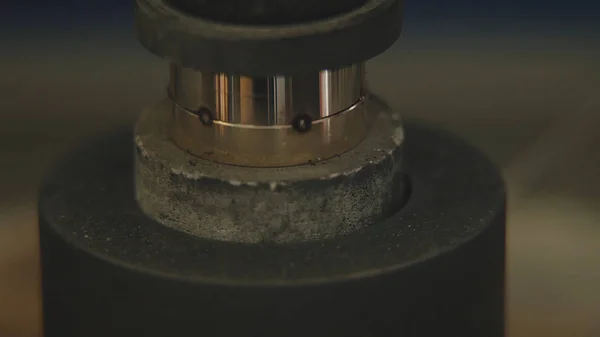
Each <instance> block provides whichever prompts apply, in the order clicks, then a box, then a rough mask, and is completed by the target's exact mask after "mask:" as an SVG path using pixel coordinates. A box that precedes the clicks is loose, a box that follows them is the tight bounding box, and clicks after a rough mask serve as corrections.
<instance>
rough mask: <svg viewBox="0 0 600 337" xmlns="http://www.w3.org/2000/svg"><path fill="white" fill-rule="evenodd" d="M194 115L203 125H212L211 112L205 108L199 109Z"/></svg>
mask: <svg viewBox="0 0 600 337" xmlns="http://www.w3.org/2000/svg"><path fill="white" fill-rule="evenodd" d="M196 115H198V119H200V122H201V123H202V124H204V125H212V123H213V120H214V117H213V114H212V112H211V111H210V110H209V109H207V108H200V109H198V111H196Z"/></svg>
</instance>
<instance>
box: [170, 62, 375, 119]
mask: <svg viewBox="0 0 600 337" xmlns="http://www.w3.org/2000/svg"><path fill="white" fill-rule="evenodd" d="M363 92H364V67H363V64H355V65H352V66H350V67H345V68H341V69H335V70H323V71H315V72H312V73H306V74H296V75H291V76H268V77H249V76H238V75H228V74H223V73H203V72H199V71H194V70H193V69H189V68H182V67H180V66H177V65H176V64H172V65H171V79H170V82H169V94H170V96H171V98H172V99H173V100H174V101H175V102H176V103H177V104H178V105H180V106H181V107H182V108H184V109H187V110H189V111H198V110H200V109H203V108H206V109H209V110H210V111H211V112H212V114H213V117H214V119H215V120H217V121H221V122H226V123H230V124H243V125H254V126H265V125H286V124H291V123H292V121H293V120H294V118H295V117H296V116H298V115H307V116H308V117H310V118H311V119H312V120H313V121H314V120H318V119H321V118H327V117H330V116H332V115H334V114H336V113H338V112H340V111H343V110H345V109H347V108H349V107H351V106H352V105H354V104H356V103H357V102H359V101H360V99H361V98H362V96H363Z"/></svg>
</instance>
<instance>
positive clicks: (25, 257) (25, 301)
mask: <svg viewBox="0 0 600 337" xmlns="http://www.w3.org/2000/svg"><path fill="white" fill-rule="evenodd" d="M132 6H133V5H132V3H131V2H130V1H118V0H112V1H106V0H105V1H91V0H90V1H78V2H75V1H67V0H60V1H48V2H41V1H40V2H37V3H36V2H35V1H22V2H20V3H18V4H17V3H15V4H11V3H9V4H5V5H3V8H2V10H0V26H1V27H2V29H0V43H1V44H0V46H1V47H0V336H2V337H30V336H39V335H40V299H39V291H38V282H39V270H38V257H37V241H36V240H37V229H36V221H37V219H36V193H37V188H38V184H39V182H40V180H41V178H42V176H43V174H44V172H45V171H46V170H47V169H48V168H49V167H50V166H51V165H52V164H53V163H54V162H55V161H56V160H57V159H60V157H61V156H62V155H64V154H65V153H66V152H67V151H68V150H69V149H72V148H73V147H76V146H78V144H79V143H81V142H83V141H85V139H87V138H89V137H92V136H94V135H96V134H99V133H102V132H105V131H107V130H109V129H111V128H114V127H116V126H118V125H123V124H128V123H132V121H133V120H134V119H135V117H136V115H137V114H138V112H139V111H140V108H141V107H142V106H144V105H146V104H148V103H150V102H151V101H153V100H156V99H158V98H160V97H162V95H163V94H164V88H165V85H166V81H167V75H168V73H167V64H166V63H164V62H162V61H161V60H159V59H158V58H156V57H154V56H152V55H150V54H149V53H147V52H146V51H145V50H143V49H142V47H140V46H139V45H138V43H137V42H136V40H135V36H134V32H133V27H132V23H131V21H132V19H131V12H132V11H131V8H132ZM599 9H600V4H598V3H595V2H592V1H583V0H574V1H569V2H567V1H551V0H546V1H541V0H526V1H519V0H502V1H500V0H490V1H483V0H457V1H451V0H422V1H416V0H406V11H405V13H406V15H405V30H404V34H403V37H402V38H401V39H400V40H399V41H398V43H397V44H396V45H395V46H394V47H393V48H392V49H391V50H389V51H388V52H387V53H385V54H384V55H382V56H381V57H379V58H377V59H376V60H374V61H372V62H371V63H370V64H369V68H368V70H369V78H370V85H371V87H372V89H373V90H374V91H375V92H377V93H379V94H381V95H382V96H383V97H384V98H386V99H387V100H388V102H389V103H390V104H391V105H392V106H393V107H394V108H395V109H397V110H398V111H400V112H401V113H403V114H404V115H405V116H407V117H408V118H414V119H419V120H422V121H427V122H429V123H432V124H435V125H438V126H440V127H441V128H445V129H448V130H451V131H453V132H455V133H458V134H460V135H462V136H463V137H465V138H467V139H468V140H470V141H471V142H473V143H474V144H476V145H477V146H479V147H480V148H481V150H482V151H484V152H485V153H487V154H488V156H489V157H490V158H491V159H492V160H493V161H494V162H495V163H496V164H497V165H498V167H500V168H501V170H503V172H504V175H505V177H506V181H507V184H508V189H509V213H508V218H509V222H508V297H507V300H508V322H507V323H508V335H509V336H510V337H537V336H540V337H542V336H543V337H553V336H578V337H588V336H589V337H598V336H600V321H599V320H598V318H600V248H599V245H600V207H599V206H600V151H598V148H599V146H600V133H598V132H597V131H598V129H599V128H600V10H599Z"/></svg>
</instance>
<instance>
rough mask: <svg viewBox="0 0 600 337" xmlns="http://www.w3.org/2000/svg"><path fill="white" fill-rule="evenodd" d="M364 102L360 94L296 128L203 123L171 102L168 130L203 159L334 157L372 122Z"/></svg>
mask: <svg viewBox="0 0 600 337" xmlns="http://www.w3.org/2000/svg"><path fill="white" fill-rule="evenodd" d="M366 105H367V99H366V98H364V97H362V98H360V99H359V100H358V101H356V102H355V103H354V104H352V105H351V106H350V107H349V108H346V109H344V110H342V111H339V112H338V113H336V114H332V115H330V116H327V117H325V118H321V119H318V120H315V121H312V124H311V125H310V127H309V128H308V129H307V130H306V131H305V132H300V131H298V129H297V128H294V127H293V126H292V125H291V124H285V125H246V124H234V123H229V122H224V121H219V120H214V121H212V122H211V123H207V122H206V121H205V120H203V119H202V118H201V116H199V115H198V114H197V113H196V112H193V111H189V110H187V109H185V108H183V107H182V106H181V105H179V104H177V103H175V102H172V104H171V107H172V114H171V116H172V119H171V121H170V125H169V131H170V135H171V138H172V140H173V142H174V143H175V144H177V145H178V146H179V147H181V148H182V149H184V150H187V151H188V152H189V153H191V154H193V155H196V156H198V157H201V158H204V159H207V160H211V161H215V162H219V163H224V164H231V165H238V166H251V167H282V166H291V165H300V164H306V163H311V162H317V161H320V160H324V159H328V158H331V157H334V156H336V155H338V154H341V153H343V152H346V151H348V150H350V149H351V148H353V147H354V146H356V145H358V144H359V143H360V142H361V141H362V140H363V139H364V137H365V136H366V134H367V132H368V130H369V127H370V123H371V122H372V118H371V119H370V118H368V117H369V116H367V108H366ZM165 113H167V112H165Z"/></svg>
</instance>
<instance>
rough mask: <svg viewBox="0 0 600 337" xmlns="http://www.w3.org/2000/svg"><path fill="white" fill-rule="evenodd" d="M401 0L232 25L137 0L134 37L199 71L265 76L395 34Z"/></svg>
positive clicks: (312, 65)
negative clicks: (290, 21) (324, 15)
mask: <svg viewBox="0 0 600 337" xmlns="http://www.w3.org/2000/svg"><path fill="white" fill-rule="evenodd" d="M402 2H403V1H402V0H369V1H367V2H366V3H365V4H364V5H363V6H360V7H359V8H357V9H355V10H353V11H350V12H347V13H343V14H341V15H339V16H336V17H331V18H329V19H325V20H319V21H313V22H310V23H304V24H294V25H272V26H257V25H234V24H224V23H218V22H213V21H209V20H205V19H202V18H198V17H195V16H191V15H187V14H185V13H182V12H181V11H178V10H176V9H175V8H173V7H171V6H170V5H169V4H168V3H167V1H166V0H137V1H136V8H135V24H136V29H137V35H138V39H139V40H140V42H141V44H142V45H143V46H144V47H146V48H147V49H148V50H150V51H151V52H152V53H154V54H156V55H158V56H160V57H163V58H165V59H167V60H169V61H172V62H175V63H177V64H179V65H181V66H183V67H187V68H193V69H196V70H199V71H211V72H224V73H229V74H237V75H249V76H268V75H275V74H293V73H297V72H304V71H315V70H322V69H332V68H338V67H343V66H348V65H351V64H354V63H359V62H363V61H366V60H368V59H370V58H373V57H375V56H377V55H379V54H380V53H382V52H384V51H385V50H386V49H388V48H389V47H390V46H391V45H392V44H393V43H394V42H395V41H396V40H397V38H398V37H399V36H400V32H401V28H402Z"/></svg>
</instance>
